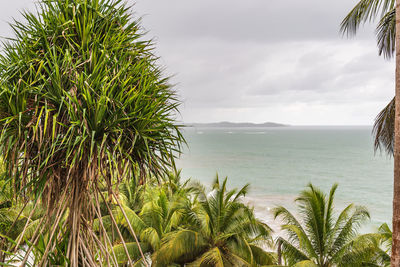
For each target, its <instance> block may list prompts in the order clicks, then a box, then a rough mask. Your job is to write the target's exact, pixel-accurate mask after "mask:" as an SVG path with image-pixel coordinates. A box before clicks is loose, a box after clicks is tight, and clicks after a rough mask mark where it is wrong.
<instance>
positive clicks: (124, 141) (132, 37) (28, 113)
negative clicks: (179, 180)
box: [0, 0, 184, 265]
mask: <svg viewBox="0 0 400 267" xmlns="http://www.w3.org/2000/svg"><path fill="white" fill-rule="evenodd" d="M23 16H24V19H25V22H24V23H21V22H18V21H15V22H14V23H13V24H12V25H11V27H12V28H13V30H14V33H15V38H14V39H9V40H8V41H6V42H4V43H3V53H2V54H1V55H0V77H1V79H0V131H1V133H0V151H1V153H2V156H3V157H4V160H5V162H6V164H7V165H6V169H7V172H8V177H10V178H11V187H12V188H13V194H14V199H16V198H17V197H21V196H24V197H26V198H28V199H29V198H30V200H31V201H33V200H35V201H36V200H37V198H39V197H41V199H42V200H41V201H42V202H41V203H42V204H41V205H42V206H43V207H46V212H45V214H44V216H43V218H44V219H43V221H42V222H41V223H42V224H45V225H46V226H47V227H46V229H47V228H48V229H50V228H51V227H52V222H54V221H56V222H57V221H59V220H60V219H61V218H62V217H63V216H64V214H68V216H69V218H68V220H67V222H68V223H67V224H66V226H65V227H66V229H67V230H68V231H67V232H68V234H69V235H70V240H72V241H71V242H70V243H69V244H68V246H69V249H68V250H67V251H69V253H70V255H68V257H71V264H72V265H76V264H77V262H78V258H80V257H82V255H85V257H87V260H88V261H89V262H91V263H90V264H91V265H94V264H93V262H94V261H95V259H94V257H95V254H96V253H97V251H98V250H99V249H100V247H99V244H98V243H97V242H95V241H93V240H94V239H93V238H92V237H90V233H91V231H90V230H88V232H84V230H82V229H87V224H86V221H88V222H91V221H93V219H94V218H95V217H96V216H95V214H96V212H97V210H96V209H97V208H96V206H97V205H98V203H97V202H98V198H99V196H96V197H95V195H96V194H97V195H98V194H100V189H99V188H105V189H106V191H108V193H110V194H109V196H110V197H111V195H112V194H113V192H112V189H113V185H114V184H115V183H116V184H118V183H120V182H121V181H122V180H125V179H127V178H128V177H131V176H133V175H134V174H136V173H137V168H138V169H139V170H140V173H141V174H140V178H139V182H138V184H140V185H141V184H144V182H145V181H144V178H145V177H146V176H145V175H144V174H145V172H150V173H152V174H161V173H166V172H167V171H168V170H169V169H170V168H171V167H172V166H174V163H173V162H174V155H177V154H179V153H180V149H181V144H182V142H184V139H183V137H182V135H181V133H180V126H179V125H177V124H176V122H175V117H176V115H177V113H178V110H177V109H178V106H179V101H178V100H177V97H176V94H175V91H174V90H173V89H172V88H171V86H170V84H169V83H168V78H167V77H165V76H164V75H163V73H162V69H161V67H160V66H159V65H158V64H157V57H156V56H155V55H154V54H153V48H154V47H153V43H152V41H149V40H146V39H145V37H144V35H143V30H142V29H141V27H140V25H139V21H138V20H134V19H133V18H132V16H131V9H130V7H128V6H127V5H126V4H125V3H124V2H123V1H122V0H42V1H40V2H39V3H38V8H37V12H36V13H29V12H24V13H23ZM64 203H66V204H65V205H64ZM28 223H29V222H28ZM89 225H90V224H89ZM85 231H86V230H85ZM42 232H43V231H42ZM50 232H54V231H50ZM88 233H89V234H88ZM40 234H44V233H40V232H39V233H36V234H35V235H33V236H32V240H31V241H33V240H35V239H36V240H38V239H37V238H36V237H38V236H39V235H40ZM53 238H54V239H59V237H57V236H55V235H54V234H51V236H50V237H49V240H50V241H51V240H52V239H53ZM82 239H83V240H85V242H79V240H82ZM58 241H60V240H58ZM36 242H37V241H36ZM74 242H75V243H74ZM77 242H79V243H77ZM102 242H103V245H104V246H106V245H107V244H106V241H105V240H103V241H102ZM50 243H51V242H50ZM33 245H36V244H35V242H33ZM50 248H51V246H50V245H49V246H47V247H46V249H45V251H44V254H43V258H44V259H45V261H44V262H40V265H41V264H45V263H46V262H48V260H47V256H48V254H49V253H50V251H49V249H50ZM80 251H82V252H80Z"/></svg>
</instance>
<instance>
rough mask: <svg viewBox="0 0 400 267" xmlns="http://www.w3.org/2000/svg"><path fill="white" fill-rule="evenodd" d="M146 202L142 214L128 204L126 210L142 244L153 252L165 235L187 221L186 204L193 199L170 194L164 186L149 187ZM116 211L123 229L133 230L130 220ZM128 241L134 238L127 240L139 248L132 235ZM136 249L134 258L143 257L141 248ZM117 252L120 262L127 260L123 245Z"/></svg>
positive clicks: (127, 231)
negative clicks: (169, 195) (139, 249)
mask: <svg viewBox="0 0 400 267" xmlns="http://www.w3.org/2000/svg"><path fill="white" fill-rule="evenodd" d="M144 203H145V204H144V205H143V207H142V209H141V211H140V213H138V214H136V213H135V212H133V211H132V210H131V209H129V208H128V207H126V206H125V207H124V209H125V212H126V214H127V217H128V220H129V221H130V224H131V225H132V227H133V229H134V230H135V231H136V232H138V233H140V234H139V236H138V237H139V240H140V242H141V244H143V246H144V247H145V248H147V249H146V252H149V253H150V254H151V253H154V252H155V251H157V250H158V249H159V248H160V245H161V240H162V238H164V237H165V236H166V235H167V234H168V233H170V232H171V231H173V230H176V229H178V227H179V226H180V225H181V224H183V223H184V222H185V211H186V210H187V209H186V205H188V203H190V200H189V199H188V196H187V197H186V198H183V197H182V195H174V196H172V197H168V196H167V192H165V191H164V190H163V188H160V187H148V188H147V189H146V193H145V195H144ZM116 211H117V214H116V216H115V217H116V220H117V223H118V225H119V226H120V230H121V232H126V233H129V227H128V224H127V221H126V219H125V218H124V216H123V215H122V214H121V212H120V211H119V210H116ZM126 240H132V243H127V246H128V247H129V246H130V247H136V243H134V242H135V241H134V239H133V238H132V237H127V238H126ZM132 251H134V253H132V259H136V260H140V254H138V251H137V249H136V250H132ZM114 252H115V253H116V254H117V258H118V262H119V263H120V264H126V263H127V257H126V256H124V253H123V252H124V251H123V247H122V245H121V244H118V245H116V246H114Z"/></svg>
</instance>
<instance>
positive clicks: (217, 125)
mask: <svg viewBox="0 0 400 267" xmlns="http://www.w3.org/2000/svg"><path fill="white" fill-rule="evenodd" d="M185 125H186V126H187V127H215V128H225V127H226V128H234V127H288V126H290V125H287V124H281V123H275V122H264V123H251V122H229V121H222V122H213V123H187V124H185Z"/></svg>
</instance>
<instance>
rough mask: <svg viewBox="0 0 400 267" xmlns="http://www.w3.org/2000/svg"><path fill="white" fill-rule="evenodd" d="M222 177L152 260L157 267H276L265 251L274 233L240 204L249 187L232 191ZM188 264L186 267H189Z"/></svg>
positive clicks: (203, 193)
mask: <svg viewBox="0 0 400 267" xmlns="http://www.w3.org/2000/svg"><path fill="white" fill-rule="evenodd" d="M226 183H227V179H225V180H224V181H223V182H222V183H220V181H219V179H218V177H217V179H216V180H215V182H214V184H213V190H212V191H211V192H209V193H208V192H206V191H205V190H204V189H203V188H199V191H198V203H197V205H196V204H195V205H193V206H192V207H190V209H189V210H187V212H186V213H187V218H186V221H187V222H186V225H185V224H184V225H181V226H180V229H177V230H175V231H172V232H171V233H168V234H166V235H165V237H164V238H163V239H162V241H161V246H160V248H159V249H158V250H157V251H156V252H155V253H154V255H153V257H152V259H153V264H154V265H155V266H169V265H171V264H179V265H181V266H221V267H223V266H261V265H269V264H274V263H275V256H274V254H273V253H270V252H267V251H265V250H264V249H263V247H262V246H261V244H263V245H265V244H268V243H269V242H270V241H271V229H270V228H269V227H268V226H267V225H266V224H265V223H263V222H261V221H259V220H258V219H256V218H255V216H254V211H253V210H252V209H251V208H249V207H248V206H246V205H244V204H243V203H242V202H241V201H240V200H241V198H242V197H243V196H244V195H245V194H246V193H247V191H248V185H246V186H244V187H243V188H241V189H240V190H228V189H227V185H226ZM185 264H186V265H185Z"/></svg>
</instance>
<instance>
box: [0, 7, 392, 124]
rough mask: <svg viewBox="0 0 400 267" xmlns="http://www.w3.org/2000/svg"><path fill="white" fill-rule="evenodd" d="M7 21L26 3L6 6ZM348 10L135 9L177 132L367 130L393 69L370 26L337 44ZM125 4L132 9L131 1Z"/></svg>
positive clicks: (1, 27) (3, 27) (384, 99)
mask: <svg viewBox="0 0 400 267" xmlns="http://www.w3.org/2000/svg"><path fill="white" fill-rule="evenodd" d="M4 2H6V3H2V7H1V9H0V16H1V22H0V35H1V36H9V35H10V30H9V26H8V25H7V21H10V20H11V18H12V17H16V18H18V17H19V15H18V13H19V10H21V9H23V8H25V9H32V8H33V6H34V4H33V3H34V1H32V0H12V1H11V0H7V1H4ZM356 2H358V1H357V0H334V1H332V0H329V1H328V0H197V1H194V0H137V1H136V5H135V7H134V12H135V13H136V15H137V16H143V23H142V24H143V26H144V27H145V28H146V30H148V31H149V33H148V37H149V38H155V40H156V43H157V50H156V53H157V55H158V56H160V57H161V64H162V65H163V66H165V67H166V72H167V74H170V75H174V77H173V79H172V81H173V83H175V84H177V85H176V89H177V91H178V93H179V95H180V97H181V99H182V102H183V104H182V106H181V115H182V117H183V118H182V119H183V120H184V121H185V122H213V121H223V120H227V121H235V122H241V121H251V122H266V121H272V122H280V123H288V124H292V125H371V124H372V123H373V120H374V118H375V116H376V114H377V113H378V112H379V111H380V110H381V109H382V108H383V107H384V106H385V105H386V104H387V103H388V102H389V101H390V99H391V98H392V97H393V95H394V62H393V61H387V60H384V59H383V58H382V57H379V56H378V52H377V48H376V41H375V36H374V29H373V27H372V26H373V25H369V26H366V27H365V29H364V30H363V31H362V32H360V35H358V36H357V37H356V38H351V39H347V38H342V37H341V36H340V34H339V24H340V22H341V20H342V19H343V17H344V16H345V15H346V14H347V12H348V11H349V10H350V9H351V8H352V7H353V6H354V5H355V3H356ZM132 3H133V1H132Z"/></svg>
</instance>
